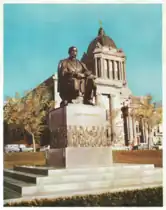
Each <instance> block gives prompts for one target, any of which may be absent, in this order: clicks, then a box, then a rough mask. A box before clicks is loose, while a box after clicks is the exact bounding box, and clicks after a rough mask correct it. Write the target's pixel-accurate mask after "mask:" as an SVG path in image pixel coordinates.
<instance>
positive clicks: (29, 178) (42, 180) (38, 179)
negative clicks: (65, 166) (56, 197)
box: [4, 169, 162, 185]
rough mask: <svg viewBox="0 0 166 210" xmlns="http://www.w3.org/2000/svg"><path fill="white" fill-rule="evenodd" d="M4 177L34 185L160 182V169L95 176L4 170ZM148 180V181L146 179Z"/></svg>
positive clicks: (131, 170) (113, 172)
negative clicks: (136, 181)
mask: <svg viewBox="0 0 166 210" xmlns="http://www.w3.org/2000/svg"><path fill="white" fill-rule="evenodd" d="M4 175H5V177H11V178H14V179H17V180H21V181H26V182H29V183H36V184H44V185H45V184H60V183H68V182H69V183H70V182H75V181H76V182H83V181H86V180H88V181H97V180H98V181H102V180H103V181H106V180H110V179H111V180H112V179H122V180H123V179H124V178H131V179H132V178H133V177H134V178H137V177H138V178H139V177H142V178H144V177H149V176H150V177H151V176H153V175H155V177H157V178H158V180H160V179H161V180H162V169H148V170H133V169H128V170H124V171H123V172H121V171H120V172H119V173H116V172H115V171H112V172H107V173H97V174H70V173H69V174H62V175H61V174H55V175H54V176H43V175H36V174H29V173H25V172H19V171H14V170H9V169H5V170H4ZM147 180H148V179H147Z"/></svg>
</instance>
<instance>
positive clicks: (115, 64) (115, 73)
mask: <svg viewBox="0 0 166 210" xmlns="http://www.w3.org/2000/svg"><path fill="white" fill-rule="evenodd" d="M114 75H115V80H117V63H116V61H115V60H114Z"/></svg>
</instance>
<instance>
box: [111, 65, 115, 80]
mask: <svg viewBox="0 0 166 210" xmlns="http://www.w3.org/2000/svg"><path fill="white" fill-rule="evenodd" d="M111 62H112V78H113V79H115V65H114V61H111Z"/></svg>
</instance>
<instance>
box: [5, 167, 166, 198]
mask: <svg viewBox="0 0 166 210" xmlns="http://www.w3.org/2000/svg"><path fill="white" fill-rule="evenodd" d="M162 173H163V169H162V168H154V165H148V164H143V165H139V164H112V166H109V167H93V168H91V167H88V168H80V167H78V168H74V169H64V168H62V169H61V168H59V169H57V168H55V167H35V166H16V167H14V169H13V170H9V169H5V170H4V190H5V191H7V192H8V193H7V194H8V196H9V197H8V198H6V199H12V198H16V197H17V199H14V200H6V201H5V202H12V201H13V202H14V201H15V202H16V201H21V200H31V199H35V198H55V197H62V196H72V195H86V194H96V193H103V192H115V191H123V190H131V189H141V188H149V187H157V186H162V180H163V178H162ZM18 198H19V199H18Z"/></svg>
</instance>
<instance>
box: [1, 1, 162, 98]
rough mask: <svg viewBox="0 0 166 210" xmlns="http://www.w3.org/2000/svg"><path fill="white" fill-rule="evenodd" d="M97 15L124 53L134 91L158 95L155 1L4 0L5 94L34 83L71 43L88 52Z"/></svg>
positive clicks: (158, 36)
mask: <svg viewBox="0 0 166 210" xmlns="http://www.w3.org/2000/svg"><path fill="white" fill-rule="evenodd" d="M99 20H102V22H103V28H104V30H105V32H106V34H107V35H109V36H110V37H111V38H112V39H113V40H114V42H115V43H116V45H117V47H118V48H122V49H123V50H124V52H125V53H126V56H127V64H126V65H127V66H126V69H127V79H128V84H129V87H130V89H131V90H132V92H133V93H134V94H135V95H145V94H147V93H151V94H152V95H153V97H154V99H155V100H157V101H158V100H161V99H162V8H161V5H159V4H158V5H157V4H154V5H153V4H147V5H146V4H142V5H141V4H117V5H115V4H109V5H108V4H106V5H104V4H103V5H101V4H99V5H95V4H91V5H89V4H87V5H85V4H84V5H79V4H77V5H71V4H68V5H67V4H66V5H64V4H62V5H58V4H52V5H51V4H48V5H46V4H45V5H42V4H41V5H39V4H36V5H35V4H27V5H25V4H22V5H21V4H20V5H19V4H15V5H12V4H11V5H10V4H6V5H4V96H13V95H14V94H15V92H16V91H17V92H20V93H22V92H23V91H26V90H29V89H31V88H34V87H35V86H37V85H38V84H39V83H41V82H42V81H44V80H45V79H47V78H48V77H50V76H51V75H52V74H54V73H55V72H56V71H57V64H58V61H59V60H60V59H63V58H65V57H67V56H68V54H67V51H68V48H69V47H70V46H72V45H75V46H77V48H78V50H79V55H78V58H81V57H82V54H83V52H86V50H87V47H88V45H89V43H90V42H91V41H92V39H94V38H95V37H96V35H97V31H98V28H99Z"/></svg>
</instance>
